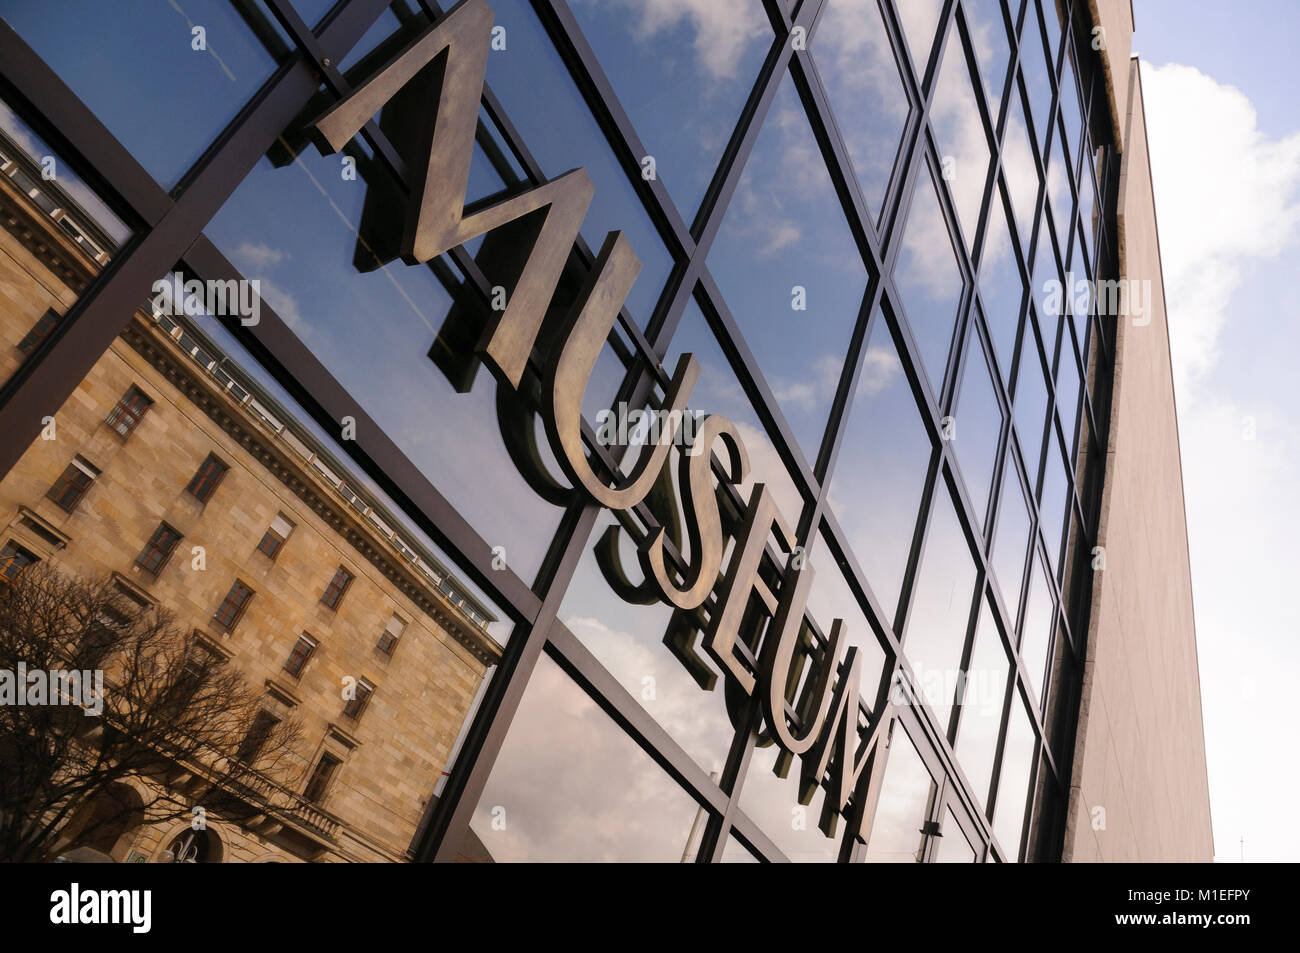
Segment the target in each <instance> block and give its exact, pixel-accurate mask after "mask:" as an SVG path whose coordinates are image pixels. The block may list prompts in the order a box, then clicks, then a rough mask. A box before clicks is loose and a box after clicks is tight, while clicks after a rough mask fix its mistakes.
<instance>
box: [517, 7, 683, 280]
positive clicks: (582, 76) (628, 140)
mask: <svg viewBox="0 0 1300 953" xmlns="http://www.w3.org/2000/svg"><path fill="white" fill-rule="evenodd" d="M533 7H534V9H535V11H536V12H537V15H538V19H539V20H541V21H542V26H543V29H545V30H546V32H547V33H548V34H549V35H550V36H551V38H552V41H554V40H555V39H556V38H557V37H561V38H563V40H564V43H563V44H559V43H556V44H555V46H556V51H557V52H558V53H559V54H560V58H561V59H562V60H564V62H565V65H566V66H567V67H568V69H569V74H570V76H571V77H572V78H573V81H574V83H575V84H576V85H577V87H578V90H579V93H580V94H581V95H582V97H583V98H584V100H586V102H587V105H588V107H589V108H590V109H591V112H592V115H593V118H595V120H596V124H597V125H598V126H600V129H601V132H602V133H603V134H604V135H605V138H606V140H607V141H608V142H609V144H610V148H611V149H612V150H613V152H614V156H615V158H616V159H617V160H619V165H621V166H622V167H623V171H624V172H625V173H626V174H627V176H628V179H629V180H630V182H631V185H632V188H633V191H635V192H636V193H638V197H639V198H640V199H641V203H642V205H644V206H645V207H646V210H647V211H648V212H649V213H650V216H651V218H652V219H654V220H655V224H656V226H658V228H659V230H660V231H661V232H663V231H665V230H666V231H667V233H668V234H669V235H671V237H672V240H673V242H675V243H676V246H677V249H676V254H674V255H673V257H674V258H678V257H683V256H684V257H689V256H690V254H691V252H692V251H693V250H694V247H695V240H694V238H693V237H692V236H691V233H690V229H689V228H688V227H687V225H686V222H685V221H684V220H683V219H682V216H681V214H680V213H679V212H678V210H677V205H676V203H675V202H674V201H673V199H672V196H671V195H670V194H669V192H668V189H667V188H666V187H665V186H664V183H663V180H662V179H660V178H659V177H658V176H657V175H656V176H655V178H654V179H653V180H652V181H649V182H647V181H646V179H645V178H644V177H643V176H642V175H641V160H642V158H644V157H645V156H646V155H648V154H649V153H648V150H647V149H646V148H645V145H644V144H643V143H642V142H641V138H640V137H639V136H638V135H637V133H636V129H635V127H634V126H633V125H632V120H631V119H629V118H628V115H627V113H626V112H625V111H624V109H623V106H622V104H621V103H620V102H619V101H618V95H617V94H616V93H615V91H614V87H613V84H611V83H610V81H609V78H608V77H607V76H606V75H605V71H604V69H602V67H601V65H600V62H599V60H598V59H597V58H596V54H595V53H594V52H593V51H592V49H591V46H590V44H588V42H587V38H586V36H585V35H584V34H583V32H582V28H581V27H580V26H579V25H578V21H577V18H576V17H575V16H574V15H573V11H572V10H570V9H569V5H568V3H566V2H565V0H534V2H533ZM633 168H635V170H636V171H635V172H633V171H632V170H633Z"/></svg>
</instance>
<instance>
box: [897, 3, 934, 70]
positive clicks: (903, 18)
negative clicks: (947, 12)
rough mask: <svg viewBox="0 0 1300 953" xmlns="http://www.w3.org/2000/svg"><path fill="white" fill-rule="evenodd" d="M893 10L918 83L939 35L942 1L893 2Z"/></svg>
mask: <svg viewBox="0 0 1300 953" xmlns="http://www.w3.org/2000/svg"><path fill="white" fill-rule="evenodd" d="M894 9H895V10H896V11H897V12H898V19H899V21H900V22H901V23H902V24H903V36H904V37H906V39H907V50H908V52H909V53H911V55H912V63H913V65H915V66H916V75H917V80H918V81H919V80H921V79H923V78H924V76H925V67H926V64H927V63H928V62H929V61H930V51H931V50H932V49H933V48H934V41H935V37H936V36H937V35H938V33H939V14H940V13H941V12H942V11H943V0H894Z"/></svg>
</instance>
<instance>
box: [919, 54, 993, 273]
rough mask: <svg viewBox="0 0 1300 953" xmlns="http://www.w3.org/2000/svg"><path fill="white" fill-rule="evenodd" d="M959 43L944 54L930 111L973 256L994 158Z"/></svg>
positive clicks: (944, 174)
mask: <svg viewBox="0 0 1300 953" xmlns="http://www.w3.org/2000/svg"><path fill="white" fill-rule="evenodd" d="M959 37H960V33H959V32H958V31H956V30H954V31H953V32H952V34H951V35H950V36H949V39H948V45H947V46H946V47H945V48H944V53H943V62H942V63H941V65H940V67H939V78H938V79H937V80H936V82H935V88H934V101H933V103H932V104H931V106H930V125H931V126H932V127H933V128H934V140H935V145H936V147H937V148H938V150H939V161H940V167H941V168H942V169H943V178H944V181H945V182H947V183H948V189H949V191H950V193H951V194H952V202H953V206H954V207H955V208H956V209H957V217H958V218H959V219H960V220H961V227H962V232H963V233H964V234H965V236H966V243H967V247H968V248H969V249H970V250H971V251H974V248H975V232H976V229H977V227H978V225H979V218H980V208H981V206H982V205H983V204H984V186H985V184H986V183H987V182H988V174H989V161H990V159H991V158H992V153H990V151H989V141H988V136H987V135H985V132H984V123H983V121H982V120H981V119H980V114H979V107H978V106H977V105H976V101H975V87H974V82H973V80H972V78H971V75H970V71H969V70H968V69H967V68H966V52H965V50H964V49H963V48H962V44H961V41H960V38H959Z"/></svg>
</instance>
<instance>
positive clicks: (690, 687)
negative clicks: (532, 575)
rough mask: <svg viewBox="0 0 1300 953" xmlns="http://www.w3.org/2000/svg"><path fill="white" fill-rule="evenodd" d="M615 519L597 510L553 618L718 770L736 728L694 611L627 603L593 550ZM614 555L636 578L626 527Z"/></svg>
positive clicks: (634, 556)
mask: <svg viewBox="0 0 1300 953" xmlns="http://www.w3.org/2000/svg"><path fill="white" fill-rule="evenodd" d="M674 498H676V497H675V496H674ZM615 525H617V523H616V520H615V519H614V517H613V515H611V514H610V513H609V511H603V512H602V513H601V515H600V518H599V520H598V521H597V524H596V528H595V530H594V531H593V532H592V534H591V538H590V540H588V543H587V545H586V546H585V547H584V548H583V554H582V560H581V562H580V563H579V564H578V568H577V571H576V572H575V574H574V577H573V582H572V583H571V584H570V586H569V588H568V590H567V592H566V593H565V596H564V602H563V603H562V604H561V606H560V611H559V618H560V619H561V620H562V621H563V622H564V624H565V625H567V626H568V627H569V629H570V630H572V632H573V634H574V635H576V636H577V637H578V638H579V639H580V640H581V641H582V643H583V644H584V645H585V646H587V648H589V649H590V650H591V651H592V654H594V655H595V656H596V657H597V658H598V659H600V662H601V664H602V665H604V666H605V668H607V669H608V670H609V671H610V674H612V675H613V676H614V677H615V678H616V679H617V680H618V682H619V684H621V685H622V686H623V687H624V688H625V689H627V691H628V693H629V694H630V695H631V696H632V697H633V698H635V699H636V700H637V701H638V702H640V703H641V705H642V706H644V707H645V709H646V711H648V712H650V714H652V715H653V716H654V718H655V720H656V721H658V722H659V724H660V725H662V726H663V727H664V729H665V730H666V731H668V733H669V734H671V735H672V736H673V738H674V739H676V740H677V742H678V743H680V744H681V746H682V747H683V748H685V749H686V751H687V753H688V754H690V756H691V757H693V758H694V759H695V760H696V761H698V762H699V764H700V767H702V768H703V769H704V770H705V771H719V772H720V771H721V770H722V765H723V762H724V761H725V760H726V758H727V750H728V748H730V746H731V739H732V736H733V735H734V734H735V729H734V728H732V725H731V721H730V719H729V718H728V717H727V711H726V705H725V704H724V702H723V697H722V689H723V686H724V682H723V679H722V678H721V677H720V675H719V672H718V668H717V666H716V665H715V664H714V663H713V660H712V659H711V658H710V657H709V655H708V653H707V652H705V651H704V649H703V647H702V646H701V645H700V634H699V629H698V625H699V622H698V620H697V619H695V618H693V616H694V613H685V612H678V611H676V610H674V609H673V608H672V607H671V606H668V605H665V604H664V603H662V602H655V603H653V604H652V605H635V604H633V603H630V602H627V601H625V600H624V599H623V598H622V597H621V596H620V595H619V594H618V593H617V592H615V591H614V589H612V588H611V587H610V584H609V582H608V581H607V578H606V577H605V576H604V575H603V573H602V570H601V567H600V564H599V561H598V559H597V556H596V553H597V550H598V548H599V544H600V542H601V540H602V538H603V537H604V536H605V534H606V532H607V531H608V530H609V528H610V527H613V526H615ZM618 553H619V556H618V565H619V566H621V567H623V568H624V569H625V570H626V571H627V573H628V576H629V578H631V579H634V580H639V579H641V578H642V575H641V572H640V570H639V567H638V564H637V554H636V545H635V543H634V542H633V540H632V539H631V538H630V537H629V534H628V532H627V530H626V529H620V530H619V531H618Z"/></svg>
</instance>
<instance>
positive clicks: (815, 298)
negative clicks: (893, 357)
mask: <svg viewBox="0 0 1300 953" xmlns="http://www.w3.org/2000/svg"><path fill="white" fill-rule="evenodd" d="M709 268H710V269H711V270H712V272H713V276H714V278H715V279H716V280H717V283H718V287H719V288H720V289H721V291H722V294H723V296H724V297H725V298H726V300H727V305H728V307H730V309H731V313H732V314H733V315H734V316H735V319H736V323H737V324H738V325H739V326H740V329H741V331H742V333H743V334H744V335H745V341H746V342H747V343H748V345H749V347H750V349H751V350H752V351H753V353H754V357H755V358H757V359H758V364H759V366H760V367H761V368H762V369H763V375H764V377H765V378H766V379H767V382H768V385H769V386H770V387H771V388H772V393H773V394H774V395H775V396H776V399H777V401H778V403H780V405H781V410H782V412H783V413H784V414H785V417H786V420H787V421H789V424H790V428H791V430H792V431H793V432H794V434H795V436H796V437H797V439H798V440H799V443H800V445H801V446H802V447H803V451H804V456H806V457H807V458H809V459H813V458H815V457H816V456H817V451H818V450H819V449H820V447H821V443H822V437H823V435H824V434H825V431H826V420H827V417H828V416H829V415H830V406H831V400H832V399H833V398H834V396H835V388H836V387H837V386H838V384H839V380H840V373H841V371H842V370H843V363H844V352H845V351H846V350H847V349H848V343H849V338H850V337H851V336H852V334H853V326H854V323H855V322H856V321H857V317H858V312H859V311H860V310H861V308H862V295H863V292H864V291H865V290H866V286H867V269H866V267H865V266H864V265H863V263H862V258H861V256H860V255H859V253H858V246H857V243H856V242H855V241H854V240H853V234H852V233H851V232H850V231H849V226H848V223H847V222H846V221H845V220H844V213H843V211H842V209H841V207H840V203H839V199H838V198H837V197H836V195H835V189H834V186H833V185H832V184H831V179H830V174H829V173H828V172H827V171H826V166H825V164H824V163H823V161H822V156H821V152H820V151H819V150H818V148H817V143H816V141H815V140H814V139H813V134H812V130H811V129H810V128H809V126H808V120H807V118H806V117H805V116H804V111H803V106H802V105H801V104H800V102H799V97H798V94H797V93H796V92H795V88H794V81H793V80H791V79H789V78H787V79H785V80H784V81H783V82H782V84H781V88H780V91H779V92H778V93H777V96H776V99H775V101H774V102H773V103H772V111H771V113H770V114H769V115H768V117H767V121H766V122H765V123H764V124H763V129H762V132H760V133H759V137H758V142H757V143H756V144H755V146H754V152H753V154H752V155H751V156H750V158H749V161H748V163H747V165H746V167H745V174H744V176H743V177H742V178H741V180H740V185H739V186H738V188H737V192H736V195H735V197H734V198H733V199H732V201H731V205H730V207H729V208H728V209H727V214H726V217H725V218H724V219H723V221H722V227H721V228H720V229H719V230H718V237H717V240H716V241H715V242H714V244H713V247H712V249H710V251H709Z"/></svg>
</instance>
